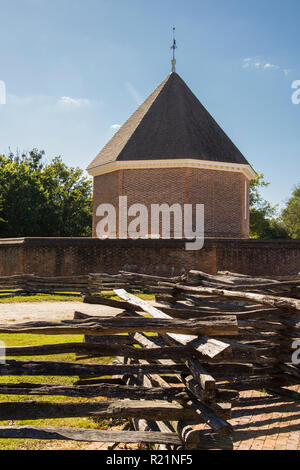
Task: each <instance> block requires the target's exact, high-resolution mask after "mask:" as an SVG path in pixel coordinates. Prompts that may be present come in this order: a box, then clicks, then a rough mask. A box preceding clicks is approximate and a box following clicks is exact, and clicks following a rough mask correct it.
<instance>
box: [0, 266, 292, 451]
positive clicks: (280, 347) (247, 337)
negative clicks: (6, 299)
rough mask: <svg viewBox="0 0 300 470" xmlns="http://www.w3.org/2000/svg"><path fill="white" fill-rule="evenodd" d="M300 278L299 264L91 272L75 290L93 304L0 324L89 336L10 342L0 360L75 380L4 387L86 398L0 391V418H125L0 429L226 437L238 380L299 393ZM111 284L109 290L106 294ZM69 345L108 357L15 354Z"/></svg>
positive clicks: (195, 439)
mask: <svg viewBox="0 0 300 470" xmlns="http://www.w3.org/2000/svg"><path fill="white" fill-rule="evenodd" d="M81 280H82V278H81ZM52 284H53V283H52ZM299 289H300V276H294V277H292V278H286V277H285V278H276V279H275V278H272V279H271V278H261V279H258V278H253V277H249V276H242V275H239V274H234V273H228V272H222V273H218V274H217V275H216V276H212V275H208V274H206V273H202V272H200V271H191V272H190V273H189V274H188V275H182V276H179V277H173V278H163V277H157V276H149V275H143V274H137V273H127V272H120V273H118V274H117V275H115V276H112V275H108V274H90V275H89V276H88V282H87V285H85V286H84V289H83V290H82V291H81V292H82V293H83V294H84V295H83V302H84V303H92V304H94V305H99V314H97V316H91V315H87V314H85V313H82V312H75V314H74V319H73V320H65V321H61V322H30V323H24V324H20V323H17V324H14V325H3V324H0V339H1V334H4V333H5V334H21V333H31V334H47V335H65V334H83V335H84V338H85V339H84V342H83V343H74V344H72V343H69V344H50V345H40V346H30V345H28V346H22V347H8V348H7V349H6V362H5V364H2V365H0V375H2V376H19V377H22V376H44V377H47V376H76V377H78V380H77V382H76V383H75V384H74V385H72V386H60V385H59V386H58V385H49V384H47V383H45V384H32V383H30V384H28V383H27V384H24V383H21V382H20V383H17V384H15V383H13V384H11V383H7V384H3V383H2V384H0V394H2V395H3V394H5V395H24V396H27V397H28V396H33V397H34V395H36V396H40V395H45V396H51V395H52V396H59V395H60V396H65V397H84V398H87V399H89V400H88V402H86V403H78V404H77V403H76V404H74V403H68V402H66V403H47V402H39V401H32V402H26V401H25V402H17V403H15V402H14V403H13V402H4V403H3V402H0V421H5V420H10V421H16V420H35V419H49V418H53V419H55V418H61V417H64V418H66V417H79V416H80V417H83V416H84V417H102V418H124V419H126V423H125V425H124V429H123V430H121V431H100V430H99V431H98V430H82V429H67V428H55V427H51V428H49V427H48V428H43V427H35V426H25V427H24V426H23V427H20V426H4V427H1V426H0V438H8V437H10V438H32V439H65V440H78V441H86V442H91V441H96V442H115V443H129V442H132V443H140V442H142V443H144V444H147V445H149V446H151V448H152V446H154V445H155V446H156V448H157V449H180V448H185V449H231V448H232V431H233V429H232V427H231V425H230V419H231V411H232V406H234V404H235V403H236V402H237V401H238V399H239V392H240V391H242V390H262V389H264V390H267V391H268V392H270V393H274V394H279V395H285V396H286V395H287V396H288V397H289V398H292V399H299V396H300V395H299V394H298V393H297V392H295V391H292V390H290V389H289V388H288V387H291V386H294V385H299V384H300V371H299V366H297V364H296V363H295V361H294V359H293V358H294V353H295V350H294V347H295V344H296V343H297V341H299V340H300V300H299V298H300V296H299V292H300V290H299ZM112 290H113V291H114V296H115V297H114V298H111V296H110V297H109V296H107V292H108V291H112ZM141 293H152V294H154V295H155V302H154V301H145V300H142V299H141V296H138V294H141ZM101 306H109V307H112V316H111V317H104V316H101ZM114 309H118V310H116V311H114ZM120 311H121V313H119V312H120ZM66 352H68V353H69V352H72V353H75V354H76V355H77V358H78V359H82V358H84V359H85V360H87V359H91V358H101V357H112V358H114V361H113V362H112V363H111V364H97V363H96V364H95V363H89V364H86V363H80V361H76V362H74V363H71V362H70V363H67V362H57V361H55V362H54V361H53V362H52V361H34V360H32V361H24V360H18V357H27V356H29V357H34V356H43V355H45V356H49V355H52V354H55V355H56V354H64V353H66ZM10 358H14V359H10ZM99 397H105V398H106V400H102V401H99ZM96 399H97V401H95V400H96Z"/></svg>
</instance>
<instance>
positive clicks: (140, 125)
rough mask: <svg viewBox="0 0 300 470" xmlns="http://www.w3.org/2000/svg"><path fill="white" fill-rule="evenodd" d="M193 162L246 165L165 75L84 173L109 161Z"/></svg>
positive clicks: (179, 84)
mask: <svg viewBox="0 0 300 470" xmlns="http://www.w3.org/2000/svg"><path fill="white" fill-rule="evenodd" d="M168 159H170V160H171V159H196V160H208V161H215V162H225V163H237V164H244V165H249V163H248V162H247V160H246V159H245V157H244V156H243V155H242V154H241V152H240V151H239V150H238V148H237V147H236V146H235V145H234V144H233V142H232V141H231V140H230V139H229V137H228V136H227V135H226V134H225V132H224V131H223V130H222V129H221V127H220V126H219V125H218V124H217V123H216V121H215V120H214V119H213V117H212V116H211V115H210V114H209V113H208V111H207V110H206V109H205V108H204V106H203V105H202V104H201V103H200V101H199V100H198V99H197V98H196V96H195V95H194V94H193V93H192V91H191V90H190V89H189V88H188V86H187V85H186V84H185V82H184V81H183V80H182V79H181V78H180V77H179V75H178V74H176V73H172V74H170V75H169V76H168V77H167V78H166V79H165V80H164V81H163V82H162V83H161V84H160V85H159V87H158V88H157V89H156V90H155V91H154V92H153V93H152V95H150V96H149V98H148V99H147V100H146V101H145V102H144V103H143V104H142V105H141V106H140V108H139V109H138V110H137V111H136V112H135V113H134V114H133V115H132V116H131V117H130V118H129V119H128V121H127V122H126V123H125V124H124V126H122V128H121V129H120V130H119V131H118V132H117V133H116V134H115V135H114V137H113V138H112V139H111V140H110V141H109V142H108V144H107V145H106V146H105V147H104V149H103V150H102V151H101V152H100V153H99V154H98V155H97V157H96V158H95V159H94V160H93V162H92V163H91V164H90V166H89V168H88V169H89V170H92V169H93V168H95V167H98V166H100V165H104V164H107V163H109V162H113V161H138V160H168Z"/></svg>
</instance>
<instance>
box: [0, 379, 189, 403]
mask: <svg viewBox="0 0 300 470" xmlns="http://www.w3.org/2000/svg"><path fill="white" fill-rule="evenodd" d="M0 395H24V396H28V395H29V396H30V395H38V396H43V395H49V396H66V397H82V398H95V397H108V398H118V399H125V398H129V399H131V400H166V401H170V400H171V401H172V400H184V399H187V398H189V395H188V394H187V393H186V392H185V390H183V389H180V388H178V387H168V388H161V387H160V388H159V387H152V388H146V387H131V386H125V385H123V386H120V385H112V384H103V383H102V384H95V385H72V386H62V385H48V384H32V383H18V384H15V383H7V384H5V383H1V384H0Z"/></svg>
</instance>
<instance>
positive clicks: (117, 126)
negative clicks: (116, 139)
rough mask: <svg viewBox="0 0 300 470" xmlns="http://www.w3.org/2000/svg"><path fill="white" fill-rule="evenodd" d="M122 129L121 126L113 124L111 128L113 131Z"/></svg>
mask: <svg viewBox="0 0 300 470" xmlns="http://www.w3.org/2000/svg"><path fill="white" fill-rule="evenodd" d="M120 128H121V125H120V124H112V125H111V126H110V129H111V130H112V131H118V130H119V129H120Z"/></svg>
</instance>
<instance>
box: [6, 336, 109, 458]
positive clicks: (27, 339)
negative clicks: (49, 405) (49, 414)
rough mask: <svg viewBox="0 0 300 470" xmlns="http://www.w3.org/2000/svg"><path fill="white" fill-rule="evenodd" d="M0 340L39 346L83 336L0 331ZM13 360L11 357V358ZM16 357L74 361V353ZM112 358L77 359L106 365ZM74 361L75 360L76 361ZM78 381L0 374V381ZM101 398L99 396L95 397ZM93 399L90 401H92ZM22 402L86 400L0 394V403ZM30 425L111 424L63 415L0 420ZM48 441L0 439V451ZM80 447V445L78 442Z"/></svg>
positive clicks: (34, 447)
mask: <svg viewBox="0 0 300 470" xmlns="http://www.w3.org/2000/svg"><path fill="white" fill-rule="evenodd" d="M0 340H1V341H4V343H5V344H6V345H7V346H28V345H39V344H56V343H74V342H75V343H76V342H82V340H83V336H79V335H62V336H48V335H47V336H44V335H30V334H26V335H25V334H20V335H10V334H7V335H6V334H1V336H0ZM12 359H13V358H12ZM16 359H19V360H21V359H28V360H41V361H42V360H44V361H47V360H48V361H65V362H75V359H76V358H75V354H60V355H52V356H41V357H39V356H34V357H30V358H29V357H22V358H21V357H19V358H16ZM111 361H112V358H109V357H107V358H97V359H89V360H85V361H80V362H89V363H93V362H94V363H102V364H108V363H110V362H111ZM77 362H78V361H77ZM77 380H78V378H77V377H11V376H9V377H0V383H20V382H23V383H25V382H27V383H44V384H45V383H47V384H50V385H72V384H73V383H74V382H76V381H77ZM102 399H103V398H101V397H99V398H98V400H102ZM96 400H97V398H94V399H93V401H96ZM6 401H9V402H20V401H22V402H24V401H47V402H53V403H54V402H55V403H63V402H73V403H76V402H77V403H84V402H88V401H89V400H88V399H85V398H73V397H61V396H58V397H55V396H22V395H0V402H6ZM29 424H31V425H34V426H58V427H75V428H85V429H104V430H105V429H107V428H108V427H109V426H110V425H111V421H109V420H107V419H99V420H97V419H91V418H67V419H49V420H34V421H16V422H12V421H10V422H9V421H2V422H1V424H0V425H1V426H9V425H17V426H23V425H29ZM47 443H49V441H41V440H31V439H0V450H22V449H32V450H40V449H43V447H44V446H45V445H46V444H47ZM58 443H59V445H60V447H61V445H62V442H61V441H51V445H52V446H53V445H55V444H58ZM78 445H79V446H80V444H78ZM66 447H67V448H70V444H69V443H66ZM76 447H77V444H76V443H75V444H74V443H73V448H76Z"/></svg>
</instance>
